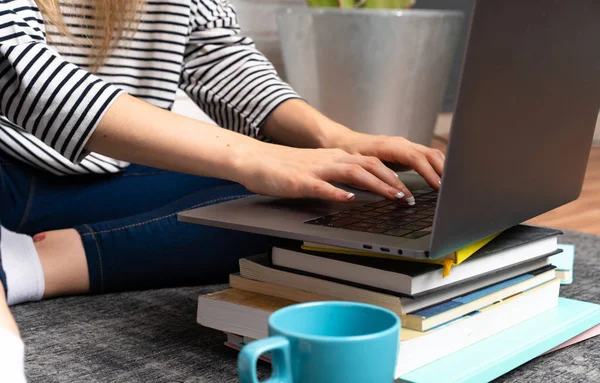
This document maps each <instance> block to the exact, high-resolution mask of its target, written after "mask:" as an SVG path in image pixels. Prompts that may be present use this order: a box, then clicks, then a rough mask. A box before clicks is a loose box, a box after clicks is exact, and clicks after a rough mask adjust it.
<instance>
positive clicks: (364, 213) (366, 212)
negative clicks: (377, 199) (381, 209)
mask: <svg viewBox="0 0 600 383" xmlns="http://www.w3.org/2000/svg"><path fill="white" fill-rule="evenodd" d="M360 214H362V215H366V216H369V217H377V216H378V215H379V213H377V212H375V211H372V210H371V211H363V212H362V213H360Z"/></svg>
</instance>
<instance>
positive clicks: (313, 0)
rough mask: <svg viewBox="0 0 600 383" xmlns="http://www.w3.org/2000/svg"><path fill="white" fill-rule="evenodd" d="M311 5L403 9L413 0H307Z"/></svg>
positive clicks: (410, 4)
mask: <svg viewBox="0 0 600 383" xmlns="http://www.w3.org/2000/svg"><path fill="white" fill-rule="evenodd" d="M307 1H308V5H309V6H311V7H335V8H370V9H374V8H379V9H399V8H400V9H403V8H410V7H412V6H413V5H414V3H415V0H307Z"/></svg>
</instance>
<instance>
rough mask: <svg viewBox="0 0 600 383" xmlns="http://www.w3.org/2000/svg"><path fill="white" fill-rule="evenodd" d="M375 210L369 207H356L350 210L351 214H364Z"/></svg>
mask: <svg viewBox="0 0 600 383" xmlns="http://www.w3.org/2000/svg"><path fill="white" fill-rule="evenodd" d="M370 210H373V209H372V208H368V207H356V208H354V209H352V210H349V212H350V213H362V212H365V211H370Z"/></svg>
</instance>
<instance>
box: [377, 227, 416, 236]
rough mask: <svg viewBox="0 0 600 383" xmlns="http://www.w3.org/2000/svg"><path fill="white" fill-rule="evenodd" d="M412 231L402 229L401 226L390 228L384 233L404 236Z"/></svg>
mask: <svg viewBox="0 0 600 383" xmlns="http://www.w3.org/2000/svg"><path fill="white" fill-rule="evenodd" d="M410 232H411V231H410V230H406V229H402V228H400V227H399V228H397V229H392V230H388V231H386V232H384V233H383V234H385V235H391V236H394V237H403V236H405V235H406V234H408V233H410Z"/></svg>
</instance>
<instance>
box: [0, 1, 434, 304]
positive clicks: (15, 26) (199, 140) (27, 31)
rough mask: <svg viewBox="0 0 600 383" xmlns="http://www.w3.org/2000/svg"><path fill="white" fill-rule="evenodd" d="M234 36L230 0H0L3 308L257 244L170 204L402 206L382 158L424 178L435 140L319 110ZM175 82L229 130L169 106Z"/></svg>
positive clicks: (181, 272)
mask: <svg viewBox="0 0 600 383" xmlns="http://www.w3.org/2000/svg"><path fill="white" fill-rule="evenodd" d="M238 32H239V27H238V23H237V19H236V14H235V11H234V9H233V7H232V5H231V4H230V3H229V1H227V0H161V1H158V0H147V1H143V0H107V1H91V0H90V1H88V0H69V1H67V0H65V1H63V0H60V2H59V0H36V1H33V0H5V1H2V2H0V115H1V116H0V222H1V223H2V225H3V226H4V228H3V229H2V244H1V245H2V257H3V258H2V259H3V262H4V266H5V267H4V270H5V272H6V278H5V279H7V280H3V283H5V286H6V287H7V288H8V301H9V304H15V303H19V302H23V301H30V300H37V299H41V298H42V297H52V296H59V295H66V294H83V293H89V292H91V293H106V292H114V291H120V290H127V289H142V288H158V287H166V286H182V285H194V284H203V283H213V282H218V281H224V280H225V279H226V277H227V275H228V274H229V273H230V272H231V271H232V270H235V268H236V264H237V260H238V258H240V257H242V256H247V255H251V254H255V253H259V252H262V251H264V250H265V248H266V247H267V243H268V239H266V238H264V237H261V236H257V235H251V234H246V233H239V232H233V231H227V230H220V229H215V228H210V227H202V226H197V225H189V224H184V223H179V222H177V219H176V214H177V213H178V212H180V211H182V210H186V209H190V208H194V207H198V206H204V205H209V204H214V203H219V202H222V201H226V200H230V199H234V198H240V197H242V196H246V195H249V194H251V193H261V194H266V195H272V196H282V197H314V198H323V199H329V200H334V201H339V202H345V201H350V200H352V198H353V195H352V194H351V193H349V192H347V191H345V190H342V189H340V188H337V187H334V186H333V185H332V184H331V183H330V182H336V183H342V184H352V185H356V186H358V187H361V188H364V189H368V190H371V191H373V192H375V193H378V194H380V195H382V196H384V197H385V198H389V199H396V198H404V199H406V201H407V202H408V203H414V199H413V198H412V195H411V193H410V191H409V190H407V189H406V187H405V186H404V185H403V184H402V183H401V182H400V180H399V179H398V177H397V176H396V174H395V172H393V171H392V170H390V169H389V168H388V167H386V166H384V165H383V163H382V161H381V160H385V161H388V162H391V163H398V164H402V165H406V166H409V167H411V168H413V169H415V170H416V171H418V172H419V173H420V174H421V175H422V176H424V177H425V179H426V180H427V181H428V183H429V184H430V185H431V186H432V187H434V188H437V187H438V186H439V184H440V175H441V173H442V167H443V160H444V158H443V155H442V154H441V153H440V152H439V151H437V150H432V149H429V148H426V147H424V146H421V145H416V144H414V143H411V142H409V141H407V140H405V139H403V138H401V137H379V136H372V135H367V134H359V133H355V132H353V131H351V130H349V129H347V128H346V127H344V126H341V125H340V124H337V123H335V122H334V121H331V120H329V119H328V118H326V117H325V116H323V115H322V114H320V113H319V112H317V111H316V110H315V109H313V108H312V107H310V106H309V105H308V104H307V103H305V102H303V101H302V100H300V99H299V97H298V96H297V95H296V94H295V93H294V91H293V90H292V89H291V88H290V87H289V86H288V85H287V84H285V83H283V82H282V81H281V80H280V78H279V77H278V76H277V73H276V72H275V70H274V68H273V66H272V65H271V64H270V63H269V61H268V60H267V59H266V58H265V57H264V56H263V55H261V53H260V52H258V51H257V50H256V49H255V47H254V45H253V43H252V41H251V40H250V39H248V38H246V37H243V36H240V35H239V34H238ZM177 89H183V90H184V91H185V92H186V93H187V94H188V95H189V96H190V97H191V98H192V99H193V100H194V101H195V102H196V103H197V104H198V105H199V106H200V107H201V108H202V109H203V110H204V111H206V112H207V113H208V115H210V117H212V119H213V120H214V121H216V122H217V123H218V124H219V126H221V127H223V128H226V129H222V128H220V127H218V126H213V125H209V124H204V123H200V122H198V121H195V120H191V119H188V118H184V117H181V116H178V115H175V114H174V113H171V112H170V111H169V109H170V108H171V106H172V105H173V102H174V99H175V92H176V90H177ZM227 129H228V130H227ZM134 164H136V165H134ZM159 169H164V170H159ZM16 233H20V234H16ZM30 236H34V237H33V241H32V238H31V237H30ZM34 241H35V242H34ZM6 282H7V283H6Z"/></svg>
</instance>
